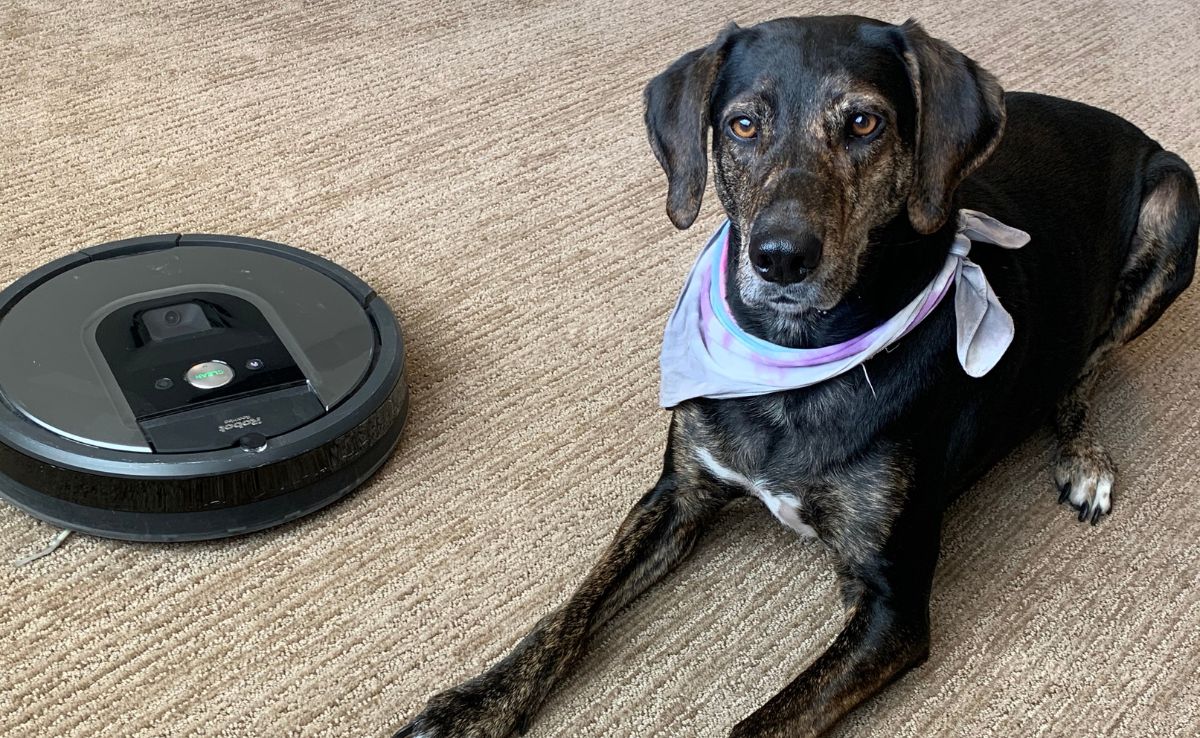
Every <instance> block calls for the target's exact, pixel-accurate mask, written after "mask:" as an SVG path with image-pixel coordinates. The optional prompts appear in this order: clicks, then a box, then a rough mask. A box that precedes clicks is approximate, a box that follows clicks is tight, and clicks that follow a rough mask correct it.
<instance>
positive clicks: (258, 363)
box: [246, 359, 263, 371]
mask: <svg viewBox="0 0 1200 738" xmlns="http://www.w3.org/2000/svg"><path fill="white" fill-rule="evenodd" d="M246 368H247V369H249V370H251V371H254V370H255V369H262V368H263V360H262V359H250V360H249V361H247V362H246Z"/></svg>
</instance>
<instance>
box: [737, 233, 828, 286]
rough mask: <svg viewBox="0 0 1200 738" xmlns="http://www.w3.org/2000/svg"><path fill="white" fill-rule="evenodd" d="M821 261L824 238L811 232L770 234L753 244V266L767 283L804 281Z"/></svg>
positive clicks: (751, 251) (751, 247)
mask: <svg viewBox="0 0 1200 738" xmlns="http://www.w3.org/2000/svg"><path fill="white" fill-rule="evenodd" d="M820 262H821V239H819V238H817V237H816V236H814V235H813V234H811V233H797V234H775V233H771V234H765V235H764V236H763V237H762V238H756V239H752V241H751V243H750V263H751V264H753V265H754V271H756V272H758V274H759V276H761V277H762V278H763V279H765V280H767V281H768V282H777V283H779V284H793V283H795V282H801V281H803V280H804V278H805V277H807V276H808V274H809V272H811V271H812V270H813V269H816V268H817V264H819V263H820Z"/></svg>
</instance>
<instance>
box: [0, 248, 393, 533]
mask: <svg viewBox="0 0 1200 738" xmlns="http://www.w3.org/2000/svg"><path fill="white" fill-rule="evenodd" d="M407 411H408V389H407V384H406V382H405V374H404V343H403V340H402V337H401V333H400V328H399V326H398V325H397V323H396V319H395V316H394V315H393V314H392V312H391V310H390V309H389V308H388V306H387V305H386V304H385V303H384V301H383V300H382V299H380V298H379V297H378V296H377V295H376V294H375V293H374V291H372V290H371V288H370V287H368V286H367V285H366V284H364V283H363V282H362V281H360V280H359V279H358V278H357V277H355V276H354V275H352V274H350V273H349V272H348V271H346V270H345V269H342V268H341V267H339V266H337V265H335V264H333V263H331V262H329V261H326V260H325V259H322V258H320V257H317V256H314V255H312V254H308V253H306V252H304V251H300V250H298V249H294V248H291V247H288V246H283V245H281V244H277V243H271V242H268V241H259V240H255V239H250V238H240V237H235V236H218V235H187V234H171V235H160V236H149V237H145V238H135V239H129V240H125V241H117V242H113V243H108V244H104V245H102V246H95V247H92V248H87V249H84V250H83V251H80V252H79V253H76V254H72V255H70V256H67V257H65V258H62V259H59V260H57V261H55V262H53V263H51V264H48V265H46V266H44V267H42V268H41V269H38V270H36V271H34V272H33V273H31V274H29V275H27V276H25V277H23V278H22V279H19V280H17V281H16V282H14V283H13V284H12V285H10V286H9V287H8V288H7V289H5V290H3V291H2V292H0V497H3V498H4V499H6V500H7V501H8V502H10V503H12V504H13V505H15V506H17V507H19V508H21V509H22V510H25V511H26V512H28V513H30V514H31V515H33V516H35V517H37V518H40V519H42V520H44V521H46V522H48V523H52V524H54V525H57V526H60V527H63V528H67V529H70V530H76V531H80V532H83V533H89V534H93V535H99V536H105V537H109V538H119V539H125V540H134V541H189V540H201V539H208V538H220V537H224V536H232V535H238V534H241V533H248V532H251V531H255V530H261V529H263V528H267V527H270V526H273V525H278V524H280V523H284V522H287V521H290V520H294V519H295V518H298V517H300V516H302V515H306V514H308V513H311V512H313V511H315V510H317V509H319V508H321V507H324V506H325V505H328V504H330V503H332V502H334V501H335V500H337V499H339V498H341V497H343V496H344V495H346V494H347V493H349V492H350V491H352V490H353V489H355V488H356V487H358V486H359V485H361V484H362V483H363V482H365V481H366V480H367V479H368V478H369V477H370V476H371V475H372V474H373V473H374V472H375V471H376V470H377V469H378V468H379V467H380V466H381V465H382V464H383V462H384V461H385V460H387V458H388V457H389V456H390V455H391V453H392V451H393V449H394V448H395V446H396V443H397V441H398V440H399V437H400V431H401V428H402V427H403V425H404V421H405V417H406V415H407Z"/></svg>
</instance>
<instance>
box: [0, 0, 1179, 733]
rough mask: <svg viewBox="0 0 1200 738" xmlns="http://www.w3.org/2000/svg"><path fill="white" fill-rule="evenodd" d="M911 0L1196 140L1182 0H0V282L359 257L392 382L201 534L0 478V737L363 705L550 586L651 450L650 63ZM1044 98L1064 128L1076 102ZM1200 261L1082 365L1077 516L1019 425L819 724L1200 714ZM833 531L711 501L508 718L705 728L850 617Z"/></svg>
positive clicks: (658, 439)
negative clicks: (331, 440)
mask: <svg viewBox="0 0 1200 738" xmlns="http://www.w3.org/2000/svg"><path fill="white" fill-rule="evenodd" d="M847 11H855V12H861V13H864V14H867V15H872V16H875V17H880V18H883V19H886V20H891V21H894V22H899V21H902V20H904V19H905V18H907V17H909V16H915V17H917V18H919V19H920V20H922V21H923V22H924V24H925V25H926V27H927V28H928V30H929V31H930V32H931V33H933V34H934V35H936V36H939V37H942V38H945V39H946V40H948V41H950V42H951V43H953V44H955V45H957V46H958V47H959V48H961V49H962V50H964V51H965V52H966V53H968V54H969V55H971V56H972V57H973V58H975V59H976V60H978V61H979V62H980V63H981V64H982V65H984V66H985V67H987V68H989V69H990V70H992V71H993V72H995V73H996V74H997V76H998V77H999V79H1000V80H1001V82H1002V83H1003V84H1004V85H1005V86H1006V87H1007V88H1008V89H1029V90H1036V91H1040V92H1045V93H1050V94H1057V95H1063V96H1066V97H1071V98H1075V99H1079V100H1083V101H1085V102H1089V103H1093V104H1097V105H1100V106H1103V107H1106V108H1109V109H1111V110H1114V111H1115V112H1117V113H1120V114H1122V115H1124V116H1126V117H1128V118H1129V119H1130V120H1132V121H1133V122H1134V123H1136V124H1137V125H1139V126H1141V127H1142V128H1143V129H1144V130H1146V131H1147V132H1148V133H1149V134H1150V135H1152V136H1153V137H1155V138H1156V139H1158V140H1159V141H1160V142H1162V143H1163V144H1164V145H1166V146H1167V147H1168V148H1171V149H1173V150H1175V151H1177V152H1178V153H1179V154H1181V155H1182V156H1183V157H1184V158H1185V159H1187V160H1189V161H1190V162H1191V163H1192V165H1193V166H1197V165H1200V136H1198V135H1197V132H1196V130H1197V129H1196V123H1197V120H1200V42H1198V41H1197V39H1198V38H1200V15H1197V13H1196V12H1195V7H1194V4H1193V3H1190V2H1187V1H1186V0H1153V1H1151V2H1143V3H1136V4H1134V3H1123V2H1115V1H1100V0H1065V1H1064V2H1058V3H1048V2H1034V1H1033V0H1022V1H1020V2H994V3H988V4H986V5H978V4H974V3H966V2H961V1H958V2H948V3H939V2H933V1H932V0H915V1H914V2H909V3H897V2H882V3H865V2H854V3H837V4H835V3H830V2H827V1H826V0H818V1H816V2H808V3H798V4H797V3H781V2H776V3H772V2H746V1H743V0H733V1H731V2H711V1H708V2H697V3H679V4H669V3H668V4H659V3H645V2H632V1H630V0H610V1H609V2H604V3H599V2H575V1H571V0H532V1H530V2H522V3H506V2H494V1H480V2H469V1H468V0H457V1H456V0H434V1H433V2H427V3H382V2H380V3H367V2H364V3H350V2H343V3H330V4H325V3H313V2H295V1H289V2H231V1H222V2H208V3H180V4H178V5H168V4H163V3H148V2H135V3H122V4H116V3H101V2H81V3H51V2H44V1H38V2H24V1H22V2H6V3H4V4H3V5H0V37H2V39H3V40H2V43H0V142H2V144H0V182H2V185H0V186H2V193H3V196H2V197H0V284H6V283H8V282H9V281H11V280H13V279H15V278H17V277H18V276H20V275H21V274H23V273H24V272H26V271H27V270H29V269H31V268H33V267H34V266H37V265H39V264H41V263H43V262H45V261H47V260H49V259H52V258H54V257H57V256H60V255H63V254H66V253H68V252H71V251H74V250H76V249H79V248H82V247H84V246H88V245H92V244H96V243H100V242H103V241H106V240H111V239H116V238H122V237H127V236H133V235H139V234H145V233H160V232H177V231H184V232H218V233H236V234H242V235H247V236H254V237H259V238H266V239H271V240H276V241H281V242H284V243H288V244H292V245H295V246H299V247H302V248H305V249H309V250H312V251H315V252H317V253H319V254H321V255H323V256H326V257H329V258H331V259H334V260H336V261H338V262H339V263H341V264H343V265H345V266H346V267H347V268H349V269H351V270H352V271H354V272H355V273H357V274H358V275H360V276H361V277H363V278H364V279H365V280H367V281H368V282H370V283H371V284H372V286H374V287H375V288H376V289H377V290H378V291H379V293H380V294H382V295H383V297H384V298H385V299H386V300H387V301H388V302H389V303H390V304H391V305H392V306H393V307H394V308H395V310H396V312H397V313H398V315H399V317H400V319H401V321H402V322H403V325H404V328H405V331H406V333H407V338H408V345H409V369H410V376H411V383H412V403H413V404H412V412H411V416H410V421H409V425H408V427H407V429H406V431H405V435H404V438H403V441H402V443H401V446H400V448H399V450H398V453H397V454H396V456H395V458H394V459H393V460H392V461H391V462H390V463H389V464H387V466H386V467H385V468H384V469H383V471H382V472H381V473H380V474H379V475H378V476H377V477H376V478H375V479H374V480H373V481H372V482H371V483H370V484H369V485H368V486H366V487H364V488H363V489H361V490H360V491H359V492H357V493H356V494H354V495H352V496H351V497H349V498H347V499H346V500H344V501H343V502H341V503H339V504H337V505H335V506H333V507H331V508H329V509H327V510H325V511H323V512H321V513H319V514H317V515H314V516H312V517H311V518H308V519H305V520H303V521H301V522H299V523H297V524H293V525H289V526H287V527H283V528H279V529H276V530H272V531H268V532H265V533H261V534H257V535H252V536H247V537H243V538H237V539H232V540H225V541H216V542H209V543H197V544H186V545H131V544H124V543H117V542H111V541H106V540H100V539H95V538H88V537H85V536H78V535H77V536H73V537H71V538H69V539H68V540H67V541H66V543H65V544H64V545H63V546H62V548H61V549H60V550H58V551H57V552H55V553H54V554H53V555H51V556H48V557H46V558H43V559H41V560H38V561H36V562H34V563H32V564H29V565H28V566H24V567H21V568H14V567H12V566H11V565H9V564H8V562H9V561H11V560H13V559H16V558H18V557H19V556H21V555H22V554H25V553H28V552H30V551H33V550H36V549H37V548H39V547H41V546H42V545H44V544H45V543H46V542H47V541H48V540H49V539H50V538H51V537H52V536H53V535H54V531H53V530H52V529H51V528H50V527H48V526H45V525H43V524H41V523H38V522H37V521H35V520H33V519H31V518H29V517H26V516H25V515H23V514H20V513H18V512H16V511H15V510H14V509H12V508H10V507H8V506H0V623H2V625H0V734H4V735H11V736H21V737H24V736H122V737H125V736H137V737H142V736H145V737H150V736H154V737H160V736H267V735H295V736H383V735H390V732H389V729H395V728H396V727H398V726H399V724H400V723H401V722H402V721H403V719H404V718H405V717H406V716H408V715H410V714H411V713H413V712H414V711H416V710H417V709H418V708H419V707H420V705H421V704H423V702H424V700H425V698H426V697H427V696H428V695H429V694H430V693H432V692H434V691H436V690H438V689H441V688H444V687H447V686H449V685H451V684H453V683H455V682H457V681H458V680H460V679H462V678H464V677H467V676H469V675H472V674H474V673H475V672H477V671H479V670H480V669H481V668H483V667H485V666H486V665H488V664H489V663H490V662H492V661H493V660H494V659H496V658H498V657H499V656H500V655H501V654H503V653H504V652H505V651H506V649H507V648H508V647H509V646H511V645H512V644H513V643H514V642H515V640H516V639H517V638H518V637H519V636H520V635H521V634H522V633H523V632H524V630H525V629H526V628H528V627H529V626H530V625H531V624H532V623H533V622H534V621H535V620H536V619H537V618H538V617H539V616H541V615H542V614H544V613H545V612H547V611H548V610H549V609H550V608H551V607H552V606H554V605H556V604H558V603H560V602H561V601H562V600H563V599H564V598H565V597H566V595H567V593H568V592H569V590H570V589H571V587H572V586H574V584H575V583H577V582H578V581H579V579H580V577H581V576H582V574H583V573H584V571H585V570H586V569H587V567H588V565H589V564H590V562H591V561H592V559H593V558H594V557H595V556H596V555H597V554H598V552H599V551H600V549H601V548H602V547H603V546H604V544H605V542H606V541H607V540H608V538H609V536H610V535H611V533H612V531H613V530H614V529H615V527H616V525H617V523H618V522H619V521H620V520H621V518H622V517H623V516H624V513H625V511H626V510H627V509H628V507H629V506H630V505H631V504H632V503H633V502H634V501H635V500H637V498H638V497H639V496H640V495H641V494H642V493H643V492H644V491H645V490H646V489H648V488H649V486H650V485H651V484H652V483H653V481H654V479H655V478H656V475H657V472H658V464H659V462H660V459H661V446H662V443H663V439H664V437H665V436H664V434H665V430H666V426H667V421H668V416H667V415H666V413H664V412H662V411H660V410H658V409H657V407H656V404H655V399H656V389H657V380H658V375H657V349H658V342H659V338H660V336H661V330H662V326H663V323H664V321H665V319H666V315H667V313H668V311H669V310H670V308H671V306H672V304H673V302H674V300H675V297H676V291H677V290H678V288H679V285H680V284H681V281H682V278H683V276H684V274H685V272H686V270H687V268H688V266H689V265H690V263H691V260H692V259H693V257H694V255H695V253H696V251H697V250H698V249H699V248H700V246H701V244H702V241H703V240H704V238H705V237H706V236H707V234H708V233H709V232H710V231H711V229H712V228H713V227H714V226H715V225H716V224H717V223H718V222H719V220H720V217H721V216H720V211H719V206H718V205H717V203H716V200H715V198H714V197H712V196H711V191H710V195H709V198H708V200H707V201H706V202H705V204H704V206H703V209H702V213H701V218H700V220H699V221H698V223H697V225H696V226H695V227H694V228H693V229H692V230H690V231H687V232H676V231H675V230H674V228H672V226H671V225H670V223H669V222H668V221H667V219H666V217H665V215H664V212H663V204H664V197H665V181H664V177H663V176H662V174H661V172H660V170H659V168H658V165H657V164H656V163H655V162H654V159H653V157H652V156H651V154H650V151H649V148H648V146H647V144H646V141H645V134H644V131H643V128H642V121H641V89H642V85H643V84H644V83H645V82H646V81H647V80H648V79H649V78H650V77H651V76H653V75H654V74H656V73H657V72H658V71H660V70H661V69H663V68H664V67H665V66H666V65H667V64H668V63H669V62H670V61H672V60H673V59H675V58H676V57H677V56H678V55H680V54H682V53H683V52H685V51H687V50H690V49H692V48H695V47H697V46H701V45H703V44H705V43H707V42H708V41H709V40H710V39H711V38H712V37H713V36H714V35H715V33H716V31H717V30H718V29H719V28H720V27H721V26H722V25H723V24H725V23H726V22H728V21H729V20H736V21H738V22H739V23H741V24H750V23H753V22H755V21H758V20H765V19H768V18H771V17H775V16H778V15H788V14H799V13H819V12H847ZM1063 135H1064V136H1066V135H1071V133H1070V131H1064V132H1063ZM1198 326H1200V299H1198V298H1197V292H1196V290H1192V291H1189V292H1188V293H1187V294H1185V296H1184V297H1183V298H1182V299H1181V300H1180V301H1179V302H1177V303H1176V305H1175V306H1174V307H1173V308H1172V309H1171V310H1170V311H1169V312H1168V314H1167V315H1166V316H1165V318H1164V319H1163V320H1162V321H1161V322H1160V323H1159V324H1158V325H1157V326H1156V327H1155V328H1154V329H1153V330H1151V331H1150V332H1149V333H1147V334H1146V335H1145V336H1144V337H1142V338H1140V339H1139V340H1138V341H1137V342H1135V343H1134V344H1133V345H1131V346H1129V347H1128V348H1126V349H1125V350H1123V351H1122V352H1121V353H1120V355H1119V357H1118V358H1117V360H1116V361H1115V362H1114V363H1113V364H1112V365H1111V366H1109V367H1108V369H1107V370H1106V371H1105V374H1104V376H1103V379H1102V381H1101V388H1100V393H1099V399H1098V401H1097V407H1096V411H1097V413H1098V415H1099V417H1100V419H1101V421H1102V423H1103V428H1104V430H1103V434H1102V435H1103V441H1104V442H1105V443H1106V444H1107V446H1108V448H1109V450H1110V451H1111V452H1112V454H1113V456H1114V457H1115V459H1116V460H1117V462H1118V464H1119V465H1120V468H1121V476H1120V478H1119V480H1118V490H1117V496H1116V502H1115V511H1114V515H1113V516H1112V517H1111V519H1109V520H1106V521H1105V522H1104V524H1102V525H1100V526H1098V527H1096V528H1092V527H1090V526H1083V525H1080V524H1078V523H1077V522H1075V520H1074V519H1073V517H1072V516H1071V515H1070V514H1069V513H1068V512H1067V511H1066V510H1065V509H1064V508H1062V507H1059V506H1058V505H1057V504H1056V498H1057V494H1056V492H1055V491H1054V490H1053V488H1052V486H1051V482H1050V478H1049V473H1048V468H1047V467H1048V460H1049V449H1050V441H1049V436H1048V435H1046V434H1045V433H1042V434H1039V435H1036V436H1034V437H1033V438H1031V439H1030V440H1029V441H1028V442H1027V443H1026V444H1025V445H1024V446H1023V447H1022V448H1020V449H1019V450H1018V451H1017V452H1016V453H1014V454H1013V455H1012V456H1011V457H1009V458H1008V459H1006V460H1005V461H1004V462H1002V463H1001V464H1000V465H999V466H998V467H997V468H996V469H995V470H994V471H993V472H992V473H991V474H990V475H989V476H988V477H987V478H986V479H985V480H984V481H982V482H981V483H980V484H978V485H977V486H976V488H975V489H973V490H972V491H971V492H970V493H969V494H968V495H967V496H966V497H964V498H963V499H962V500H961V501H960V502H959V503H957V504H956V505H955V506H954V508H953V510H952V511H951V512H950V514H949V516H948V520H947V523H946V535H945V546H944V551H943V554H942V562H941V566H940V569H939V573H938V575H937V581H936V584H935V596H934V599H933V605H932V607H933V617H934V632H933V649H932V655H931V657H930V659H929V661H928V663H926V664H925V665H924V666H922V667H920V668H918V669H916V670H915V671H913V672H911V673H909V674H908V675H907V676H905V677H904V678H903V679H902V680H901V681H900V682H898V683H897V684H896V685H894V686H893V687H892V688H890V689H889V690H887V691H886V692H885V693H884V694H882V695H881V696H879V697H878V698H876V699H873V700H872V701H870V702H869V703H868V704H866V705H865V706H863V707H862V708H861V709H859V710H857V711H856V712H854V713H853V714H852V715H851V716H850V717H849V718H848V719H847V720H846V721H845V722H844V723H843V724H842V725H841V726H840V727H839V728H838V729H837V730H836V731H835V733H836V735H839V736H872V737H879V738H882V737H883V736H910V737H915V736H1093V735H1096V736H1098V735H1106V736H1180V737H1182V736H1192V735H1196V734H1197V733H1200V680H1198V679H1197V676H1196V675H1197V672H1198V671H1200V593H1198V592H1197V582H1198V581H1200V547H1198V546H1197V541H1198V540H1200V504H1197V499H1198V497H1200V481H1198V475H1200V459H1198V458H1197V449H1198V448H1200V443H1198V442H1200V415H1198V413H1197V408H1200V382H1198V381H1197V380H1198V379H1200V347H1198V344H1197V342H1196V341H1195V340H1194V339H1193V338H1192V337H1193V336H1194V335H1195V333H1196V330H1197V327H1198ZM830 565H831V559H830V557H829V556H828V555H827V554H826V553H825V552H823V550H822V548H821V547H820V545H819V544H816V543H812V542H806V541H803V540H800V539H798V538H797V537H795V536H793V535H791V534H789V533H788V531H787V530H785V529H784V528H783V527H782V526H780V525H779V524H777V523H776V522H774V521H773V519H772V518H771V516H770V515H769V514H768V513H767V512H766V511H765V510H764V509H763V508H762V507H761V506H760V505H758V504H757V503H750V502H747V503H739V504H737V505H735V506H734V507H733V508H732V509H731V510H730V511H729V513H728V514H727V516H726V517H725V518H724V522H723V524H722V525H720V526H718V530H716V531H714V533H713V534H712V535H710V536H708V537H707V538H706V539H705V540H704V542H703V543H702V544H701V545H700V546H699V547H698V549H697V550H696V552H695V553H694V554H693V556H692V557H691V558H690V559H689V560H688V562H686V563H685V564H684V565H683V566H682V567H681V568H680V569H679V570H678V571H677V572H676V573H674V574H672V575H671V576H669V577H668V578H667V579H666V580H665V581H664V582H663V583H662V584H660V585H659V586H658V587H656V588H655V589H653V590H652V591H651V592H650V593H648V594H647V595H646V596H644V597H642V598H641V599H640V600H638V601H637V602H635V603H634V604H633V605H632V606H631V607H629V608H627V609H626V610H625V611H624V612H622V613H621V614H619V615H618V616H617V617H616V618H615V620H614V621H613V622H612V623H611V624H610V625H609V626H607V627H606V628H604V629H603V630H602V631H601V632H600V634H599V635H598V637H597V638H596V640H595V642H594V645H593V647H592V648H591V649H590V651H589V652H588V655H587V656H586V658H585V659H584V660H583V662H582V664H581V665H580V668H579V669H578V670H577V672H576V673H575V674H574V675H573V676H572V677H571V678H569V679H568V680H567V681H566V682H565V683H564V684H562V686H561V688H560V689H558V690H557V691H556V692H555V693H554V695H553V697H552V698H551V699H550V701H549V703H548V704H547V706H546V709H545V710H544V712H543V713H542V714H541V716H540V717H539V719H538V720H537V721H536V723H535V724H534V726H533V728H532V730H531V731H530V733H529V736H531V738H548V737H551V736H661V737H664V738H666V737H672V738H674V737H688V738H691V737H693V736H701V737H709V736H714V737H715V736H723V735H725V734H726V732H727V731H728V730H729V728H730V726H731V725H732V724H733V723H735V722H736V721H737V720H739V719H741V718H742V717H744V716H745V715H747V714H748V713H750V712H751V711H753V710H754V709H755V708H756V707H758V706H759V705H761V704H762V703H763V702H765V701H766V700H767V699H768V698H770V697H771V696H772V695H773V694H775V693H776V692H777V691H778V690H779V689H780V688H782V687H783V686H784V685H785V684H786V683H787V682H788V681H790V680H791V678H793V677H794V676H795V675H796V674H797V673H799V671H800V670H801V669H802V668H803V667H804V666H805V664H807V663H808V662H809V661H810V660H811V659H812V658H814V657H815V656H816V655H817V654H818V653H819V652H820V651H821V650H822V649H823V648H824V647H825V646H826V645H827V644H828V643H829V642H830V640H831V639H832V638H833V636H834V634H835V633H836V631H837V628H838V626H839V624H840V613H839V607H838V605H837V603H836V596H835V592H834V579H833V575H832V572H831V567H830Z"/></svg>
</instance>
